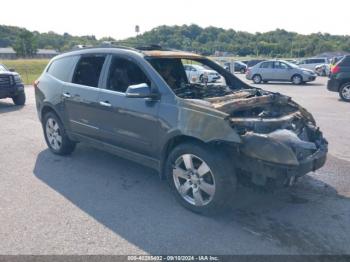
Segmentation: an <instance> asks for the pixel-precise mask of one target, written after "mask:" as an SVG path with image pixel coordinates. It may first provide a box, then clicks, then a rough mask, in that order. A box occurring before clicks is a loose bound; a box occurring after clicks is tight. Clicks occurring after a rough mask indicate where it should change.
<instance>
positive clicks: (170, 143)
mask: <svg viewBox="0 0 350 262" xmlns="http://www.w3.org/2000/svg"><path fill="white" fill-rule="evenodd" d="M187 142H195V143H198V144H203V145H205V144H208V143H205V142H204V141H202V140H200V139H198V138H196V137H193V136H188V135H183V134H179V135H175V136H173V137H171V138H169V139H168V140H167V142H166V143H165V145H164V146H163V148H162V151H161V161H160V172H159V176H160V178H161V179H164V178H165V174H164V167H165V163H166V161H167V159H168V156H169V154H170V152H171V151H172V150H173V149H174V148H175V147H176V146H178V145H180V144H182V143H187Z"/></svg>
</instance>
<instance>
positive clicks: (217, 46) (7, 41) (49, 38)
mask: <svg viewBox="0 0 350 262" xmlns="http://www.w3.org/2000/svg"><path fill="white" fill-rule="evenodd" d="M111 33H113V32H111ZM104 41H115V39H113V38H112V37H104V38H101V39H97V38H96V37H95V36H94V35H91V36H72V35H70V34H69V33H64V34H62V35H61V34H57V33H54V32H48V33H39V32H37V31H34V32H30V31H28V30H26V29H24V28H18V27H12V26H0V47H5V46H12V47H14V49H15V50H16V51H17V53H19V54H20V55H22V56H30V55H31V54H33V53H34V52H35V51H36V49H38V48H48V49H55V50H58V51H61V52H62V51H67V50H70V49H72V48H73V47H74V46H76V45H93V46H96V45H99V44H101V43H103V42H104ZM116 42H117V43H118V42H119V43H120V44H123V45H125V44H126V45H131V46H138V45H150V44H158V45H161V46H163V47H167V48H174V49H181V50H187V51H192V52H197V53H201V54H204V55H211V54H214V53H215V52H216V51H220V52H227V53H229V54H232V55H237V56H266V57H305V56H313V55H317V54H320V53H323V52H330V51H345V52H350V36H346V35H331V34H327V33H314V34H310V35H302V34H298V33H295V32H288V31H286V30H283V29H276V30H274V31H270V32H266V33H248V32H242V31H235V30H233V29H222V28H218V27H206V28H202V27H200V26H198V25H194V24H192V25H182V26H159V27H156V28H154V29H152V30H150V31H147V32H145V33H143V34H140V35H138V36H136V37H131V38H128V39H124V40H121V41H116Z"/></svg>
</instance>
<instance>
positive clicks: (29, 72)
mask: <svg viewBox="0 0 350 262" xmlns="http://www.w3.org/2000/svg"><path fill="white" fill-rule="evenodd" d="M48 62H49V60H47V59H16V60H0V64H4V65H5V66H6V67H7V68H13V69H15V71H16V72H18V73H19V74H20V75H21V77H22V80H23V82H24V84H26V85H31V84H33V82H34V81H35V80H36V79H37V78H38V77H39V76H40V75H41V73H42V72H43V70H44V68H45V67H46V65H47V63H48Z"/></svg>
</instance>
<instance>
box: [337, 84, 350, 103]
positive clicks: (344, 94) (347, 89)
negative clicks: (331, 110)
mask: <svg viewBox="0 0 350 262" xmlns="http://www.w3.org/2000/svg"><path fill="white" fill-rule="evenodd" d="M339 96H340V98H341V99H342V100H343V101H345V102H350V83H345V84H343V85H342V86H341V87H340V89H339Z"/></svg>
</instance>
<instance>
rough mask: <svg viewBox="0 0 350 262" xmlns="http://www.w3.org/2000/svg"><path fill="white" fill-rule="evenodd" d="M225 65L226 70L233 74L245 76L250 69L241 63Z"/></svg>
mask: <svg viewBox="0 0 350 262" xmlns="http://www.w3.org/2000/svg"><path fill="white" fill-rule="evenodd" d="M223 65H224V68H225V69H226V70H227V71H229V72H231V73H235V72H240V73H242V74H245V72H246V70H247V68H248V66H247V65H246V64H245V63H243V62H241V61H232V62H224V63H223Z"/></svg>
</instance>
